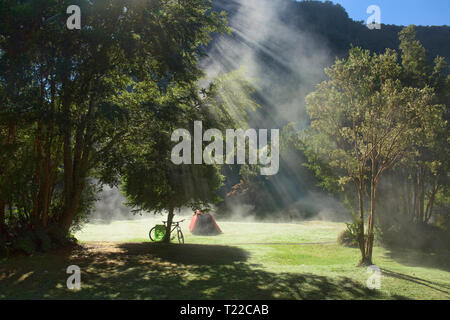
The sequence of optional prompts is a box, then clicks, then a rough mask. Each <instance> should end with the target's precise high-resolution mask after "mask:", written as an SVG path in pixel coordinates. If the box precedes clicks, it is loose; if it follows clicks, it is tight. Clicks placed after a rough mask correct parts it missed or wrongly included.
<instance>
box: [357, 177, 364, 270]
mask: <svg viewBox="0 0 450 320" xmlns="http://www.w3.org/2000/svg"><path fill="white" fill-rule="evenodd" d="M363 196H364V195H363V186H362V181H361V182H360V184H359V186H358V199H359V234H358V244H359V250H361V261H360V263H359V264H360V265H364V263H365V261H364V259H365V257H366V253H365V248H364V200H363Z"/></svg>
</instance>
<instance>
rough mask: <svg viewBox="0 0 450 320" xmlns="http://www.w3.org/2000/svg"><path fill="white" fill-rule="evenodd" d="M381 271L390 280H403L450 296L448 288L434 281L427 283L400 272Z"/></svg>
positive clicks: (383, 269)
mask: <svg viewBox="0 0 450 320" xmlns="http://www.w3.org/2000/svg"><path fill="white" fill-rule="evenodd" d="M381 271H382V272H383V275H384V276H387V277H391V278H397V279H400V280H405V281H409V282H413V283H415V284H419V285H422V286H425V287H428V288H430V289H433V290H436V291H439V292H441V293H445V294H447V295H450V286H449V285H447V284H443V283H439V282H436V281H429V280H426V279H422V278H418V277H413V276H410V275H407V274H403V273H400V272H395V271H392V270H388V269H385V268H381Z"/></svg>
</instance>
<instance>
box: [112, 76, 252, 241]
mask: <svg viewBox="0 0 450 320" xmlns="http://www.w3.org/2000/svg"><path fill="white" fill-rule="evenodd" d="M137 89H138V91H137V94H138V95H139V96H140V98H139V99H137V100H135V102H136V108H138V109H139V110H140V112H137V113H135V114H134V116H135V118H133V119H131V120H132V121H131V122H130V134H129V135H128V138H127V139H126V141H125V142H124V143H123V144H122V145H121V148H120V151H119V152H118V153H117V154H118V155H119V158H121V159H124V160H123V164H122V165H121V166H120V167H122V169H121V170H120V172H118V173H117V175H120V176H121V177H122V191H123V192H124V193H125V195H126V197H127V199H128V205H131V206H132V207H134V208H135V210H136V211H141V210H143V211H147V212H153V213H160V212H163V211H167V212H168V217H167V224H166V235H165V238H164V239H163V241H164V242H169V241H170V232H171V225H172V220H173V216H174V211H175V210H176V209H181V208H182V207H191V208H200V207H204V206H209V205H210V204H214V203H217V202H218V201H219V200H220V197H219V196H218V194H217V191H218V189H219V188H220V187H221V186H222V184H223V178H224V177H223V176H222V175H221V174H220V166H219V165H217V164H216V165H207V164H201V165H200V164H181V165H177V164H174V163H173V162H172V159H171V153H172V149H173V146H174V144H176V143H178V142H175V143H174V142H173V141H171V135H172V133H173V132H174V131H175V130H177V129H184V130H187V131H188V132H190V133H191V136H193V134H192V133H193V131H194V127H193V124H194V121H202V122H203V127H204V128H203V129H204V130H207V129H210V128H214V129H223V128H227V127H229V126H237V125H244V124H245V119H246V118H247V116H248V115H247V113H248V112H249V111H251V110H254V108H256V107H257V104H256V103H255V102H254V101H253V99H252V98H251V94H252V93H253V92H254V88H253V86H252V85H251V82H250V81H249V80H248V79H247V78H246V77H245V75H244V74H243V73H242V71H235V72H231V73H229V74H226V75H222V76H220V77H218V78H217V79H215V80H214V81H213V82H212V83H211V84H210V85H209V88H207V89H200V88H199V87H198V86H197V85H194V84H190V85H178V86H172V87H169V88H168V90H167V92H166V93H165V94H164V95H161V94H159V92H158V91H157V90H155V88H151V87H148V86H145V85H144V86H142V87H139V88H137ZM202 138H203V137H202ZM202 150H203V148H202ZM191 151H192V150H189V152H191ZM191 159H194V156H193V155H191Z"/></svg>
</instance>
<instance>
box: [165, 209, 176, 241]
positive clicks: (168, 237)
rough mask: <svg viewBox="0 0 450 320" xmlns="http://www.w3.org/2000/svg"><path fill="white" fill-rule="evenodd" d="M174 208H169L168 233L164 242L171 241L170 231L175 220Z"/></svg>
mask: <svg viewBox="0 0 450 320" xmlns="http://www.w3.org/2000/svg"><path fill="white" fill-rule="evenodd" d="M173 212H174V208H169V215H168V216H167V224H166V234H165V235H164V239H163V242H164V243H170V231H171V229H172V221H173V216H174V214H173Z"/></svg>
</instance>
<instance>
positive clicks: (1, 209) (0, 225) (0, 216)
mask: <svg viewBox="0 0 450 320" xmlns="http://www.w3.org/2000/svg"><path fill="white" fill-rule="evenodd" d="M5 207H6V202H5V201H3V200H0V240H3V241H5V239H6V226H5Z"/></svg>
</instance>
